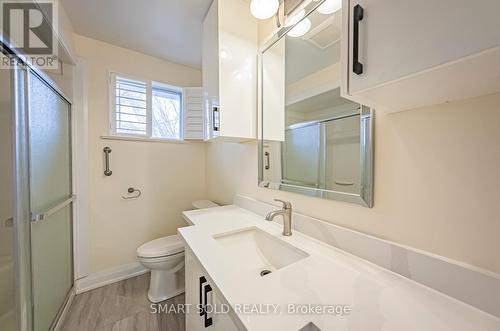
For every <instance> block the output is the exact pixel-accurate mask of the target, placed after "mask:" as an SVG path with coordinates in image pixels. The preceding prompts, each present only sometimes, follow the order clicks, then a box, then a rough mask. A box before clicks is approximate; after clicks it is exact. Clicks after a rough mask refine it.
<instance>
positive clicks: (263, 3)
mask: <svg viewBox="0 0 500 331" xmlns="http://www.w3.org/2000/svg"><path fill="white" fill-rule="evenodd" d="M279 6H280V3H279V0H252V2H251V3H250V13H252V15H253V16H254V17H255V18H258V19H260V20H265V19H268V18H271V17H273V15H274V14H276V12H277V11H278V8H279Z"/></svg>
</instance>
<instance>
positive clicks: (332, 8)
mask: <svg viewBox="0 0 500 331" xmlns="http://www.w3.org/2000/svg"><path fill="white" fill-rule="evenodd" d="M340 8H342V0H326V1H325V2H323V3H322V4H321V5H320V6H319V7H318V11H319V12H320V13H321V14H325V15H328V14H331V13H334V12H336V11H337V10H339V9H340Z"/></svg>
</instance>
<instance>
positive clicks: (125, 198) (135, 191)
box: [122, 187, 142, 200]
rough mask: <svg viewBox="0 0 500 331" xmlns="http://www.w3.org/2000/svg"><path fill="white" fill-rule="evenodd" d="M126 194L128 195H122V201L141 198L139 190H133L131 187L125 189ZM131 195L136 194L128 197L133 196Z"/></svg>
mask: <svg viewBox="0 0 500 331" xmlns="http://www.w3.org/2000/svg"><path fill="white" fill-rule="evenodd" d="M127 192H128V195H122V199H123V200H131V199H138V198H139V197H140V196H141V194H142V192H141V190H139V189H136V188H133V187H129V188H128V189H127ZM133 193H136V194H135V195H130V194H133Z"/></svg>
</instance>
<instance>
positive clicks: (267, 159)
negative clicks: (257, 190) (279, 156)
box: [264, 152, 271, 170]
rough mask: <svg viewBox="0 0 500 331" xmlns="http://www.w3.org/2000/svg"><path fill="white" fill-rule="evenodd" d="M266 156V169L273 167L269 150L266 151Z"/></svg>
mask: <svg viewBox="0 0 500 331" xmlns="http://www.w3.org/2000/svg"><path fill="white" fill-rule="evenodd" d="M264 156H265V157H266V166H265V167H264V168H265V169H266V170H269V169H271V163H270V162H269V152H265V153H264Z"/></svg>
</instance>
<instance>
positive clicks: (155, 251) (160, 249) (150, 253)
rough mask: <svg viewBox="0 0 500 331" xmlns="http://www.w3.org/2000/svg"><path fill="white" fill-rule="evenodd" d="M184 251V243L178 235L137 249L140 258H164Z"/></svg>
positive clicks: (156, 240) (153, 241) (157, 240)
mask: <svg viewBox="0 0 500 331" xmlns="http://www.w3.org/2000/svg"><path fill="white" fill-rule="evenodd" d="M183 251H184V243H183V242H182V240H181V238H180V237H179V236H178V235H173V236H168V237H163V238H158V239H155V240H152V241H150V242H147V243H145V244H144V245H142V246H141V247H139V248H137V256H138V257H162V256H168V255H173V254H177V253H180V252H183Z"/></svg>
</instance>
